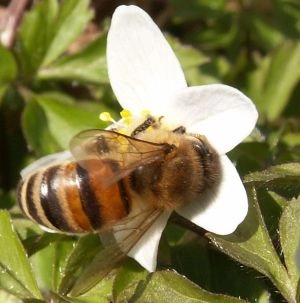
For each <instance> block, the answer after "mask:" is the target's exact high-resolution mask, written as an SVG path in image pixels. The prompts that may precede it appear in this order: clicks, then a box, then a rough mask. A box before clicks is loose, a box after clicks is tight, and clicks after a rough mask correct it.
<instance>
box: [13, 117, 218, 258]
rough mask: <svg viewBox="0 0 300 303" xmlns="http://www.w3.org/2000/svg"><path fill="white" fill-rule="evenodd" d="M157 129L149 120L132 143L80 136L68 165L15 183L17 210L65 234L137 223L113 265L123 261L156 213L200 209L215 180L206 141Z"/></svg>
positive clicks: (214, 158)
mask: <svg viewBox="0 0 300 303" xmlns="http://www.w3.org/2000/svg"><path fill="white" fill-rule="evenodd" d="M156 124H157V121H156V120H155V119H154V118H152V117H148V118H147V119H146V120H145V121H144V122H143V123H142V124H140V125H138V126H137V127H136V128H135V129H134V130H133V131H132V132H131V135H130V136H127V135H124V134H121V133H118V132H116V131H113V130H86V131H83V132H81V133H79V134H78V135H76V136H75V137H74V138H73V139H72V141H71V144H70V151H71V153H72V156H73V159H69V160H64V161H63V162H61V163H57V164H55V163H54V164H52V163H50V164H45V165H41V167H40V168H38V169H36V170H34V171H33V172H31V173H29V174H27V176H25V178H24V179H23V180H22V181H21V183H20V185H19V188H18V202H19V205H20V208H21V209H22V211H23V212H24V214H25V215H26V216H27V217H29V218H30V219H31V220H33V221H35V222H37V223H38V224H40V225H42V226H44V227H46V228H48V229H51V230H54V231H61V232H67V233H86V232H93V231H96V232H99V233H100V234H101V232H106V231H109V230H113V228H115V227H116V226H119V227H117V229H119V230H122V226H125V225H126V222H129V221H130V222H136V223H134V224H131V226H134V228H131V229H130V231H129V232H127V233H126V237H124V239H123V240H122V242H121V243H119V244H118V245H119V247H120V248H121V249H119V250H118V251H120V253H118V254H115V257H116V258H115V259H117V260H119V259H121V254H122V256H123V255H124V256H125V255H126V252H128V251H129V250H130V249H131V248H132V247H133V246H134V244H135V243H136V242H137V241H138V240H139V239H140V237H141V236H142V235H143V234H144V233H145V232H146V231H147V230H148V228H149V227H150V226H151V225H152V223H153V222H154V221H155V220H156V219H157V218H158V217H159V216H160V215H161V214H162V212H164V211H165V210H167V211H172V210H176V209H178V208H179V207H181V206H184V205H186V204H187V203H189V202H191V201H200V203H201V197H202V195H204V194H205V193H206V192H207V191H208V190H209V189H210V188H212V187H213V186H216V184H217V183H218V182H219V179H220V173H221V172H220V162H219V156H218V154H217V152H216V151H215V150H214V149H213V147H212V146H211V145H210V144H209V143H208V141H207V140H206V138H205V137H204V136H200V135H191V134H188V133H186V132H185V129H184V128H183V127H178V128H176V129H175V130H173V131H167V130H163V129H161V128H159V127H155V125H156ZM150 128H151V130H150ZM110 259H112V256H111V258H110ZM111 262H113V261H111ZM98 263H99V262H98Z"/></svg>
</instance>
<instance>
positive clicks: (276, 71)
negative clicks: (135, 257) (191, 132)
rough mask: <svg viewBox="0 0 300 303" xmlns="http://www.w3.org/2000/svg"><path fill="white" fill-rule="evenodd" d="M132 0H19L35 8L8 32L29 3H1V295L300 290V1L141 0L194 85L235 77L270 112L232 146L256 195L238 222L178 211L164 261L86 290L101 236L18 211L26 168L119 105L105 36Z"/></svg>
mask: <svg viewBox="0 0 300 303" xmlns="http://www.w3.org/2000/svg"><path fill="white" fill-rule="evenodd" d="M12 2H14V3H15V4H16V3H17V2H18V1H12ZM126 3H128V1H110V0H106V1H92V2H90V1H88V0H83V1H75V0H68V1H66V0H65V1H58V0H44V1H34V3H31V2H29V3H26V1H24V0H23V1H19V5H21V4H24V5H25V6H26V11H25V13H24V15H23V18H21V20H20V22H19V25H18V26H17V27H16V28H15V29H14V30H13V31H12V34H11V38H12V39H11V41H9V42H7V41H6V40H5V39H4V37H6V36H5V35H7V33H8V31H7V30H8V29H9V27H10V23H9V22H8V21H7V20H8V19H7V18H6V16H10V17H11V18H17V16H18V11H17V10H16V8H15V7H13V5H11V7H10V9H7V3H5V1H0V4H1V5H2V6H1V11H0V13H1V14H0V18H1V20H0V21H1V22H0V30H1V32H2V34H1V39H2V42H3V43H2V45H0V208H1V210H0V301H1V302H8V303H12V302H22V301H24V302H44V301H46V302H76V303H77V302H78V303H79V302H80V303H81V302H82V303H85V302H111V301H112V300H114V302H260V303H266V302H270V301H272V302H284V301H287V302H294V303H295V302H297V298H298V300H299V301H298V302H300V299H299V298H300V286H299V285H300V283H299V269H297V266H296V265H297V264H296V254H297V249H298V247H299V244H300V198H299V196H298V195H299V189H300V164H299V160H300V104H299V94H300V88H299V78H300V68H299V66H300V42H299V37H300V4H299V1H297V0H266V1H259V0H230V1H226V0H212V1H210V0H189V1H181V0H169V1H167V0H160V1H159V0H151V1H131V3H136V4H137V5H139V6H141V7H143V8H144V9H145V10H146V11H147V12H148V13H150V14H151V15H152V17H153V18H154V20H155V21H156V22H157V23H158V25H159V26H160V28H162V30H164V31H165V32H166V34H167V37H168V39H169V41H170V43H171V45H172V46H173V48H174V50H175V52H176V54H177V56H178V57H179V60H180V61H181V63H182V66H183V68H184V71H185V74H186V77H187V80H188V82H189V84H190V85H200V84H207V83H226V84H229V85H232V86H234V87H237V88H239V89H240V90H241V91H243V92H244V93H246V94H247V95H248V96H249V97H250V98H251V99H252V100H253V101H254V102H255V104H256V106H257V108H258V110H259V113H260V118H259V123H258V126H257V129H256V130H255V131H254V132H253V134H252V135H251V136H250V137H249V138H248V139H247V140H246V141H245V142H244V143H242V144H241V145H239V146H238V147H237V148H235V149H234V150H233V151H232V152H231V153H230V154H229V156H230V158H231V159H232V160H233V161H234V162H235V163H236V165H237V168H238V170H239V172H240V174H241V175H242V176H243V178H244V182H245V185H246V187H247V191H248V196H249V203H250V210H249V214H248V216H247V218H246V220H245V222H243V224H241V226H240V227H239V228H238V230H237V231H236V232H235V233H234V234H232V235H229V236H225V237H220V236H217V235H214V234H204V233H202V235H200V234H199V233H197V234H196V233H194V232H192V231H191V230H188V229H187V228H186V227H182V226H178V225H177V224H176V222H177V223H178V221H176V220H175V219H174V220H173V221H172V220H171V222H170V223H169V225H168V227H167V229H166V231H165V233H164V236H163V239H162V241H161V245H160V253H159V260H158V262H159V268H160V269H161V270H160V271H158V272H156V273H154V274H151V275H150V274H148V273H147V272H146V271H145V270H143V269H142V268H141V267H140V266H139V265H138V264H137V263H135V262H134V261H132V260H129V259H128V260H127V261H126V262H125V263H124V265H123V266H122V267H121V268H120V269H119V270H117V271H115V272H113V273H112V274H110V275H109V276H108V277H106V278H105V279H104V280H102V281H101V282H100V283H98V284H97V286H96V287H94V288H93V289H92V290H90V291H89V292H87V293H86V294H84V295H82V296H77V297H75V296H74V293H73V296H72V292H71V294H69V295H68V294H67V293H68V291H67V290H68V289H69V286H70V285H71V284H72V283H73V282H74V280H76V277H78V276H79V275H80V271H81V270H82V268H84V267H85V266H86V265H87V264H88V263H89V262H90V261H91V260H92V258H93V257H94V256H95V255H96V254H97V252H98V251H99V250H101V247H100V246H101V244H100V243H99V240H98V237H97V236H95V235H89V236H85V237H82V238H80V239H79V240H78V239H77V238H75V237H70V236H65V235H56V234H46V233H44V232H42V231H41V230H40V229H39V228H38V227H37V226H36V225H34V224H33V223H31V222H29V221H28V220H26V219H24V217H23V216H22V215H21V213H20V211H19V209H18V207H17V206H16V196H15V190H16V186H17V183H18V180H19V172H20V170H21V169H22V168H23V167H24V166H26V164H28V163H30V162H31V161H33V160H34V159H36V158H38V157H40V156H43V155H46V154H49V153H53V152H56V151H60V150H64V149H66V148H68V142H69V140H70V139H71V138H72V136H74V135H75V134H76V133H78V132H79V131H81V130H84V129H87V128H95V127H96V128H102V127H105V125H103V122H101V121H100V120H99V119H98V113H100V112H102V111H104V110H108V111H110V112H112V113H113V115H114V116H115V117H116V118H117V117H118V115H117V114H116V113H117V112H118V111H119V108H118V104H117V102H116V100H115V97H114V96H113V93H112V91H111V88H110V86H109V82H108V77H107V73H106V63H105V43H106V33H107V29H108V26H109V22H110V16H111V14H112V12H113V10H114V8H115V7H116V6H117V5H119V4H126ZM19 16H21V14H19ZM237 127H238V126H237ZM83 256H84V258H83ZM166 268H170V269H175V270H176V272H175V271H173V270H167V269H166ZM51 300H52V301H51Z"/></svg>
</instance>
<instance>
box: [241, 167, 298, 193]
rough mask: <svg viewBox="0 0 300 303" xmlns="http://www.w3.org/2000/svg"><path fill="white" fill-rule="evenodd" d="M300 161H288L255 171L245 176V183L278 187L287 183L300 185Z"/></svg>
mask: <svg viewBox="0 0 300 303" xmlns="http://www.w3.org/2000/svg"><path fill="white" fill-rule="evenodd" d="M299 181H300V163H286V164H280V165H275V166H271V167H270V168H268V169H266V170H263V171H258V172H253V173H250V174H248V175H246V176H245V177H244V182H245V183H252V184H255V185H260V186H264V187H267V186H268V187H270V186H272V187H278V186H286V185H295V186H297V185H298V186H299Z"/></svg>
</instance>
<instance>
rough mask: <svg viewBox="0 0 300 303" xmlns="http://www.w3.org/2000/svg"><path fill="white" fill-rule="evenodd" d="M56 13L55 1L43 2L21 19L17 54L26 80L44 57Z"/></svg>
mask: <svg viewBox="0 0 300 303" xmlns="http://www.w3.org/2000/svg"><path fill="white" fill-rule="evenodd" d="M66 2H67V1H66ZM58 11H59V7H58V3H57V0H45V1H41V2H39V3H37V4H36V5H35V6H34V7H33V8H32V9H31V10H30V11H29V12H28V13H27V14H26V15H25V16H24V18H23V22H22V24H21V26H20V30H19V48H18V54H19V56H20V58H19V60H20V62H21V65H22V69H23V73H24V75H25V77H26V78H29V77H31V76H32V75H33V74H34V73H35V72H36V70H37V69H38V68H39V66H40V65H41V64H42V62H43V60H44V58H45V56H46V53H47V51H48V48H49V45H50V43H51V40H52V39H53V36H54V24H55V23H56V20H55V19H56V16H57V14H58Z"/></svg>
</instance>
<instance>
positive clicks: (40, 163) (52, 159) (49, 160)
mask: <svg viewBox="0 0 300 303" xmlns="http://www.w3.org/2000/svg"><path fill="white" fill-rule="evenodd" d="M72 158H73V156H72V154H71V153H70V151H68V150H65V151H63V152H59V153H55V154H50V155H47V156H44V157H42V158H40V159H38V160H36V161H34V162H32V163H31V164H29V165H28V166H26V167H25V168H24V169H22V171H21V172H20V174H21V177H22V178H23V179H24V178H26V177H27V176H29V175H31V174H32V173H34V172H35V171H37V170H39V169H41V168H44V167H47V166H49V165H53V164H56V163H57V164H58V163H61V162H64V161H66V160H72Z"/></svg>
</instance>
